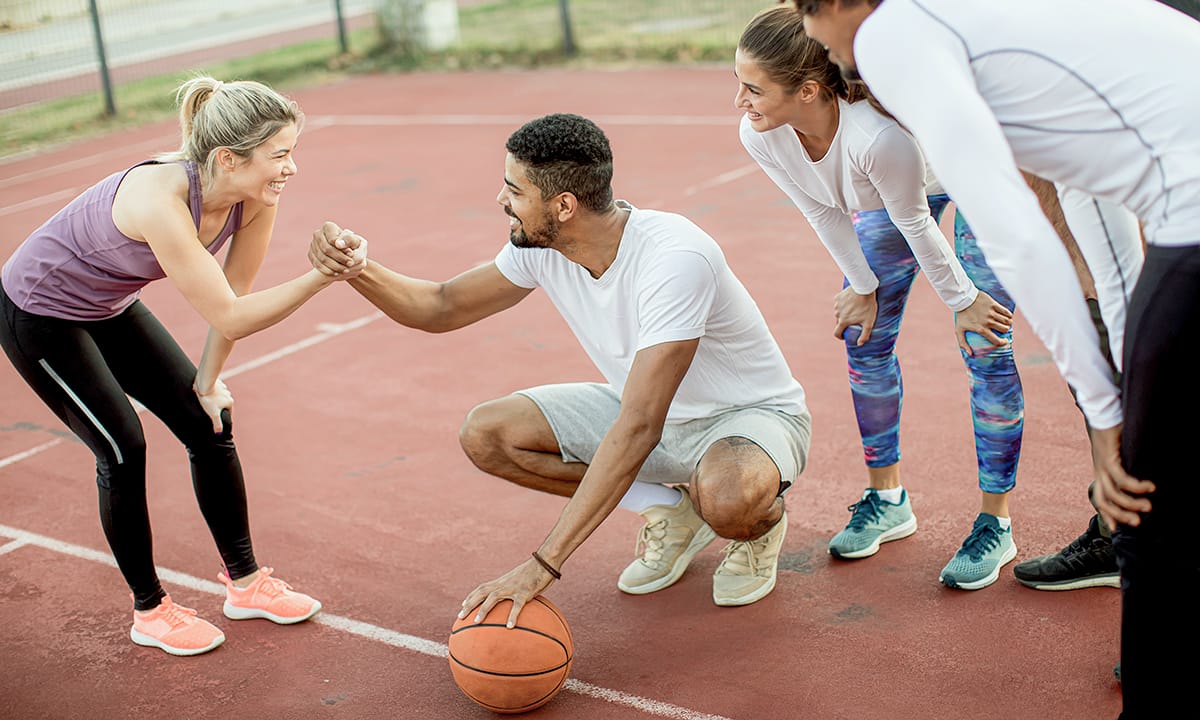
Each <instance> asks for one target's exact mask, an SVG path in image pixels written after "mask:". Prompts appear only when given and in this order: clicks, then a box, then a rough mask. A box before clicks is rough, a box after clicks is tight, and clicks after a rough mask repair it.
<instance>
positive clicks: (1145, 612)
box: [1113, 245, 1200, 720]
mask: <svg viewBox="0 0 1200 720" xmlns="http://www.w3.org/2000/svg"><path fill="white" fill-rule="evenodd" d="M1122 391H1123V392H1122V395H1123V402H1124V406H1125V424H1124V430H1123V431H1122V437H1121V459H1122V462H1123V464H1124V466H1125V469H1126V471H1127V472H1129V474H1131V475H1133V476H1134V477H1137V478H1142V479H1145V480H1150V481H1152V482H1154V484H1155V486H1156V489H1155V491H1154V493H1152V494H1151V495H1150V496H1149V499H1150V502H1151V503H1152V504H1153V508H1152V509H1151V510H1150V511H1149V512H1148V513H1145V514H1143V515H1142V518H1141V523H1140V524H1139V525H1138V526H1137V527H1130V526H1127V525H1121V526H1120V527H1118V529H1117V532H1116V533H1115V534H1114V535H1113V546H1114V547H1115V548H1116V551H1117V562H1118V563H1119V565H1120V568H1121V688H1122V692H1123V694H1124V712H1123V713H1122V715H1121V717H1122V720H1143V719H1149V718H1153V719H1155V720H1157V719H1159V718H1171V717H1182V716H1184V715H1187V714H1189V713H1190V712H1192V711H1189V710H1187V708H1189V707H1191V708H1193V710H1194V708H1195V700H1194V696H1195V682H1196V674H1197V670H1198V669H1200V662H1198V661H1197V659H1196V651H1197V647H1200V605H1198V604H1197V598H1198V597H1200V596H1198V595H1197V592H1198V591H1200V554H1198V553H1197V552H1196V545H1195V540H1196V528H1197V522H1196V520H1197V509H1198V508H1200V502H1198V501H1197V491H1200V485H1198V484H1197V480H1200V469H1198V466H1197V462H1196V452H1195V451H1196V449H1197V446H1196V445H1195V444H1193V443H1196V442H1197V441H1198V440H1200V425H1198V424H1197V419H1198V418H1200V246H1195V245H1194V246H1189V247H1155V246H1150V247H1149V248H1147V252H1146V263H1145V265H1144V266H1143V269H1142V274H1141V276H1140V277H1139V278H1138V282H1137V287H1136V288H1135V289H1134V292H1133V298H1132V301H1131V305H1130V310H1129V317H1128V322H1127V324H1126V326H1125V362H1124V378H1123V380H1122Z"/></svg>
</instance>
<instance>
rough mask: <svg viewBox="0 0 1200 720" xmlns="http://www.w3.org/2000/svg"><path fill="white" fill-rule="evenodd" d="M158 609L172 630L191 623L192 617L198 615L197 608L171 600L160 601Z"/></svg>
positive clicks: (160, 615) (160, 616)
mask: <svg viewBox="0 0 1200 720" xmlns="http://www.w3.org/2000/svg"><path fill="white" fill-rule="evenodd" d="M158 610H159V618H161V619H162V620H163V621H164V622H165V623H167V624H168V625H170V626H171V629H172V630H173V629H175V628H177V627H180V626H182V625H187V624H189V623H191V621H192V618H194V617H196V611H195V610H193V609H191V608H189V607H183V606H182V605H176V604H175V603H173V602H171V601H170V600H164V601H163V602H161V603H159V606H158Z"/></svg>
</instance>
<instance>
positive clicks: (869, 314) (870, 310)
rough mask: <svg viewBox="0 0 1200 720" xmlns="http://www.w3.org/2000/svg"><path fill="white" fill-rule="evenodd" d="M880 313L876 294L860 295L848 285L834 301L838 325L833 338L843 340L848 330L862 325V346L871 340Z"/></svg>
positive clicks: (859, 339) (834, 311)
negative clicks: (876, 318) (853, 326)
mask: <svg viewBox="0 0 1200 720" xmlns="http://www.w3.org/2000/svg"><path fill="white" fill-rule="evenodd" d="M878 311H879V306H878V305H877V304H876V302H875V293H874V292H869V293H867V294H866V295H859V294H858V293H857V292H855V291H854V288H853V287H851V286H849V285H847V286H846V287H845V288H844V289H843V290H842V291H841V292H840V293H838V294H837V297H835V298H834V299H833V319H834V322H836V323H837V324H836V326H835V327H834V329H833V336H834V337H835V338H837V339H838V340H841V339H842V336H843V335H844V334H845V332H846V329H847V328H849V327H850V326H851V325H860V326H862V332H861V333H860V334H859V336H858V344H859V345H860V346H861V345H862V344H863V343H865V342H866V341H868V340H870V339H871V331H872V330H874V329H875V316H876V314H877V313H878Z"/></svg>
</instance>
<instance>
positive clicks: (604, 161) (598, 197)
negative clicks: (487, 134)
mask: <svg viewBox="0 0 1200 720" xmlns="http://www.w3.org/2000/svg"><path fill="white" fill-rule="evenodd" d="M504 147H505V149H507V150H508V152H509V153H511V154H512V156H513V157H514V158H516V159H517V160H518V161H519V162H520V163H521V164H523V165H525V166H526V167H527V168H528V174H529V180H530V182H532V183H533V184H534V185H536V186H537V187H538V189H539V190H541V191H542V199H547V198H550V197H552V196H554V195H557V194H559V193H562V192H569V193H571V194H572V195H574V196H575V197H576V198H578V199H579V202H580V204H581V205H583V206H584V207H585V208H587V209H589V210H592V211H593V212H603V211H605V210H607V209H609V207H611V206H612V202H613V197H612V174H613V158H612V149H611V148H609V146H608V138H607V137H606V136H605V135H604V131H603V130H601V129H600V128H599V127H597V126H596V123H594V122H592V121H591V120H588V119H587V118H585V117H580V116H579V115H570V114H566V113H555V114H553V115H546V116H544V117H540V118H538V119H536V120H531V121H529V122H527V123H525V124H524V125H522V126H521V127H520V129H518V130H517V131H516V132H514V133H513V134H512V135H511V136H509V138H508V142H507V143H505V145H504Z"/></svg>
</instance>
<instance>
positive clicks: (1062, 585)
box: [1013, 573, 1121, 591]
mask: <svg viewBox="0 0 1200 720" xmlns="http://www.w3.org/2000/svg"><path fill="white" fill-rule="evenodd" d="M1013 577H1016V575H1013ZM1017 582H1019V583H1021V584H1022V585H1024V586H1025V587H1029V588H1033V589H1034V590H1052V591H1053V590H1082V589H1084V588H1093V587H1110V588H1120V587H1121V575H1120V573H1117V574H1113V575H1093V576H1091V577H1086V578H1075V579H1073V580H1059V581H1058V582H1049V581H1042V580H1025V579H1023V578H1019V577H1018V578H1017Z"/></svg>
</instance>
